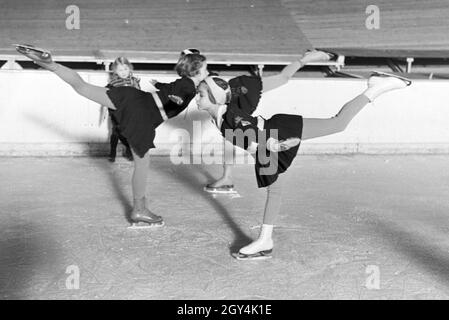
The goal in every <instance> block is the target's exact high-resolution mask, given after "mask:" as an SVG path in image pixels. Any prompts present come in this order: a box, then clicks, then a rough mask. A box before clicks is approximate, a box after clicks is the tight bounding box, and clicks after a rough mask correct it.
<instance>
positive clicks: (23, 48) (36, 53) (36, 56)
mask: <svg viewBox="0 0 449 320" xmlns="http://www.w3.org/2000/svg"><path fill="white" fill-rule="evenodd" d="M14 46H15V47H16V50H17V52H19V53H21V54H23V55H24V56H26V57H28V58H30V59H31V60H33V62H34V63H36V64H38V65H40V66H41V67H42V68H44V69H47V70H49V71H55V70H56V69H57V65H56V64H55V63H54V62H53V59H52V57H51V53H50V51H48V50H45V49H41V48H36V47H35V46H32V45H28V44H15V45H14Z"/></svg>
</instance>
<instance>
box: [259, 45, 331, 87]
mask: <svg viewBox="0 0 449 320" xmlns="http://www.w3.org/2000/svg"><path fill="white" fill-rule="evenodd" d="M329 59H330V55H329V54H328V53H326V52H323V51H318V50H314V51H310V52H307V53H306V54H305V55H303V56H302V57H301V58H300V59H298V60H297V61H295V62H292V63H291V64H289V65H287V66H286V67H285V68H284V69H282V71H281V72H280V73H279V74H277V75H274V76H270V77H265V78H262V85H263V92H267V91H270V90H273V89H276V88H278V87H280V86H283V85H284V84H286V83H287V82H288V81H289V80H290V79H291V78H292V77H293V75H294V74H295V73H296V72H297V71H298V70H299V69H301V68H302V67H304V66H305V65H306V64H307V63H309V62H318V61H328V60H329Z"/></svg>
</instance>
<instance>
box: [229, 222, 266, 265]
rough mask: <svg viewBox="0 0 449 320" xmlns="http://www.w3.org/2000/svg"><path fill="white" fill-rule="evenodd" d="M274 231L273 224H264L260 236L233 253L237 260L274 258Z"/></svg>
mask: <svg viewBox="0 0 449 320" xmlns="http://www.w3.org/2000/svg"><path fill="white" fill-rule="evenodd" d="M272 233H273V226H272V225H267V224H264V225H262V230H261V231H260V235H259V238H258V239H257V240H256V241H254V242H252V243H250V244H249V245H247V246H246V247H243V248H241V249H240V250H239V252H238V253H236V254H233V256H234V258H236V259H237V260H266V259H271V258H272V255H271V254H272V253H273V240H272V238H271V235H272Z"/></svg>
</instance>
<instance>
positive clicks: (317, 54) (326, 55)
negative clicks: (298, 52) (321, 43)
mask: <svg viewBox="0 0 449 320" xmlns="http://www.w3.org/2000/svg"><path fill="white" fill-rule="evenodd" d="M335 57H336V55H335V54H333V53H330V52H327V51H322V50H309V51H307V52H306V53H305V54H304V56H303V57H302V59H301V60H302V61H303V62H304V63H306V64H307V63H310V62H322V61H329V60H332V59H334V58H335Z"/></svg>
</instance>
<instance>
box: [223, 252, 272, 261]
mask: <svg viewBox="0 0 449 320" xmlns="http://www.w3.org/2000/svg"><path fill="white" fill-rule="evenodd" d="M272 253H273V249H270V250H263V251H259V252H255V253H251V254H244V253H241V252H237V253H233V254H232V256H233V257H234V258H235V259H237V260H240V261H249V260H267V259H271V258H272V257H273V256H272Z"/></svg>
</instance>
